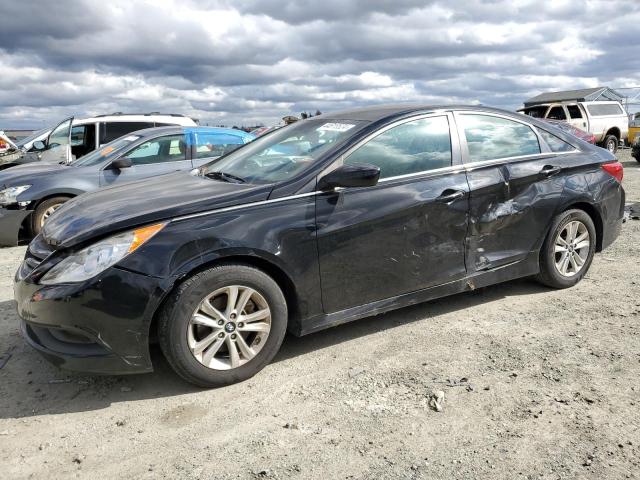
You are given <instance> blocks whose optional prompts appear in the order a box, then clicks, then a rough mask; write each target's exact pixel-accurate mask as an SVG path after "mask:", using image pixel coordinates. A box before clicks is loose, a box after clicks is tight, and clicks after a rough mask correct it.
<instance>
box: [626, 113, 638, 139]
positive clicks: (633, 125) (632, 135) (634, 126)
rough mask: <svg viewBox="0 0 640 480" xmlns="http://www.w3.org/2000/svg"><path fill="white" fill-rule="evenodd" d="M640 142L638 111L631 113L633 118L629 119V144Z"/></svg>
mask: <svg viewBox="0 0 640 480" xmlns="http://www.w3.org/2000/svg"><path fill="white" fill-rule="evenodd" d="M636 142H640V112H638V113H635V114H633V119H632V120H629V144H630V145H633V144H634V143H636Z"/></svg>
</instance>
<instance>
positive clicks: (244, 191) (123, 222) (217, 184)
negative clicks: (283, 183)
mask: <svg viewBox="0 0 640 480" xmlns="http://www.w3.org/2000/svg"><path fill="white" fill-rule="evenodd" d="M270 192H271V186H268V185H245V184H237V183H226V182H221V181H218V180H212V179H209V178H206V177H201V176H195V175H191V174H189V173H186V172H179V173H172V174H168V175H161V176H158V177H153V178H149V179H145V180H141V181H138V182H132V183H126V184H123V185H119V186H114V187H109V188H103V189H101V190H97V191H95V192H90V193H85V194H83V195H81V196H79V197H77V198H74V199H73V200H71V201H69V202H67V203H66V204H65V205H63V206H62V207H60V208H59V209H58V210H57V211H56V212H55V213H54V214H53V215H51V217H49V219H48V220H47V223H46V224H45V225H44V228H43V231H42V235H43V237H44V239H45V240H46V241H47V243H49V244H50V245H54V246H56V247H61V248H67V247H72V246H74V245H77V244H79V243H81V242H85V241H87V240H90V239H92V238H96V237H99V236H104V235H107V234H112V233H116V232H118V231H121V230H125V229H128V228H133V227H136V226H139V225H144V224H149V223H152V222H159V221H162V220H168V219H171V218H174V217H177V216H182V215H189V214H193V213H199V212H203V211H207V210H215V209H218V208H222V207H230V206H234V205H241V204H243V203H251V202H256V201H261V200H266V199H267V198H268V196H269V193H270Z"/></svg>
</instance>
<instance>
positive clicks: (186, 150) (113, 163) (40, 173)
mask: <svg viewBox="0 0 640 480" xmlns="http://www.w3.org/2000/svg"><path fill="white" fill-rule="evenodd" d="M61 125H62V124H61ZM66 125H67V133H58V132H59V128H55V129H54V130H53V131H52V132H51V133H50V134H49V137H48V138H47V143H46V145H47V147H48V148H47V149H45V150H44V152H45V153H51V155H54V156H55V158H53V157H49V160H54V159H55V160H61V161H58V162H51V161H49V162H46V161H43V160H42V161H40V162H35V163H30V162H29V163H28V164H26V165H18V166H13V167H12V168H9V169H6V170H4V171H2V172H0V246H9V245H16V244H17V243H18V241H19V240H20V239H21V238H31V237H33V236H35V235H37V234H38V233H40V231H41V230H42V226H43V225H44V222H45V221H46V220H47V219H48V218H49V216H50V215H51V214H52V213H53V212H54V211H56V210H57V209H58V208H59V207H60V206H61V205H62V204H63V203H65V202H66V201H68V200H69V199H71V198H74V197H76V196H78V195H80V194H82V193H85V192H90V191H93V190H97V189H98V188H105V187H109V186H112V185H117V184H120V183H124V182H131V181H135V180H140V179H143V178H148V177H152V176H156V175H162V174H165V173H169V172H174V171H187V172H188V171H190V170H193V169H194V168H197V167H199V166H200V165H202V164H203V163H205V162H207V161H209V160H211V159H212V158H215V157H219V156H222V155H225V154H227V153H229V152H230V151H232V150H234V149H236V148H238V147H239V146H241V145H244V144H245V143H248V142H250V141H251V140H252V139H253V138H254V136H253V135H251V134H249V133H246V132H243V131H241V130H231V129H223V128H209V127H180V126H170V127H156V128H148V129H145V130H138V131H136V132H134V133H131V134H128V135H125V136H123V137H119V138H117V139H115V140H113V141H111V142H110V143H108V144H107V145H104V146H102V147H100V148H98V149H97V150H95V149H94V150H93V151H92V152H90V153H88V154H85V155H82V156H80V157H79V158H76V159H75V160H72V161H70V162H67V161H66V159H65V157H64V149H63V148H62V147H64V146H65V145H66V146H69V143H66V144H65V139H66V138H68V137H64V134H67V135H68V130H69V128H68V127H69V125H70V122H69V121H66ZM86 125H87V124H82V128H83V129H87V130H88V129H89V128H88V127H86ZM113 125H115V124H112V125H111V126H107V131H109V128H111V129H113V128H115V127H113ZM119 127H121V129H124V128H131V126H128V127H124V126H122V125H119ZM74 128H75V127H73V128H72V129H71V133H72V134H73V131H74V130H73V129H74ZM91 129H93V126H92V127H91ZM98 132H99V128H96V133H98ZM101 138H104V137H101ZM72 139H73V137H72ZM71 143H72V144H73V141H72V142H71ZM53 145H56V146H53ZM92 146H93V144H92ZM71 148H72V149H73V148H74V146H73V145H71ZM56 151H57V153H56Z"/></svg>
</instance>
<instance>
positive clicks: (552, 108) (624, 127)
mask: <svg viewBox="0 0 640 480" xmlns="http://www.w3.org/2000/svg"><path fill="white" fill-rule="evenodd" d="M518 112H520V113H524V114H525V115H529V116H531V117H535V118H544V119H548V120H561V121H563V122H567V123H569V124H571V125H573V126H574V127H577V128H579V129H581V130H584V131H586V132H589V133H591V134H593V135H594V136H595V137H596V142H597V144H598V145H600V146H601V147H604V148H606V149H607V150H609V151H610V152H612V153H615V152H616V151H617V150H618V145H619V144H620V142H626V141H627V140H628V135H629V117H628V116H627V113H626V112H625V110H624V108H623V107H622V105H621V104H620V102H615V101H602V102H560V103H543V104H539V105H531V106H529V107H525V108H521V109H520V110H518Z"/></svg>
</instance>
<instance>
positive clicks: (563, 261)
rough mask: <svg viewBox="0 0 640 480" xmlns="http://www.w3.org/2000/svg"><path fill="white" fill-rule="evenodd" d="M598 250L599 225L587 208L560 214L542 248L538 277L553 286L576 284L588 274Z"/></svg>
mask: <svg viewBox="0 0 640 480" xmlns="http://www.w3.org/2000/svg"><path fill="white" fill-rule="evenodd" d="M595 251H596V229H595V226H594V224H593V220H591V217H590V216H589V215H588V214H587V213H586V212H584V211H583V210H567V211H566V212H563V213H561V214H560V215H558V216H557V217H556V218H555V219H554V221H553V224H552V226H551V229H550V230H549V234H548V235H547V238H546V239H545V242H544V244H543V246H542V251H541V252H540V273H539V274H538V276H537V279H538V281H540V282H541V283H543V284H545V285H548V286H550V287H553V288H567V287H572V286H573V285H575V284H576V283H578V282H579V281H580V280H582V277H584V276H585V274H586V273H587V271H588V270H589V267H590V266H591V262H592V261H593V256H594V254H595Z"/></svg>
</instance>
